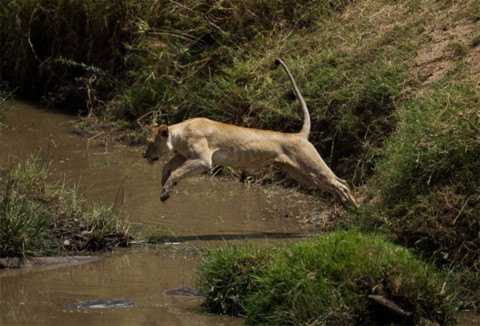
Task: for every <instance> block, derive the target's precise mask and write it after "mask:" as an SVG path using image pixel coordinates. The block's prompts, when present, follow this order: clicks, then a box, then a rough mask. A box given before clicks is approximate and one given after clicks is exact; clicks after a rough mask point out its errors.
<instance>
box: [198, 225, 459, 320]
mask: <svg viewBox="0 0 480 326" xmlns="http://www.w3.org/2000/svg"><path fill="white" fill-rule="evenodd" d="M198 274H199V276H198V285H199V287H200V288H201V289H202V290H203V291H205V293H206V301H205V303H204V307H205V308H206V309H207V310H208V311H213V312H216V313H228V314H235V315H245V316H246V317H247V320H248V321H247V323H249V324H270V325H278V324H282V325H307V324H309V325H340V324H341V325H345V324H355V323H357V324H358V323H369V324H375V323H385V322H387V323H388V322H389V321H390V322H392V321H394V320H388V319H387V320H385V319H382V318H383V317H380V315H379V314H378V311H377V310H376V309H377V308H376V307H375V306H373V305H372V303H371V302H370V300H369V299H368V295H370V294H376V295H382V296H384V297H385V298H389V299H390V300H392V301H394V302H396V303H397V304H398V305H400V306H401V307H403V308H404V309H405V310H408V311H410V312H412V316H411V318H410V319H406V320H403V322H405V323H412V322H418V321H420V320H424V321H427V320H428V321H431V322H439V323H441V324H452V323H453V322H454V319H455V317H454V308H453V305H452V302H453V301H452V300H453V294H452V292H451V290H450V287H449V286H448V285H447V280H446V278H445V277H444V276H442V275H441V274H439V273H437V272H435V270H434V268H433V267H432V266H430V265H428V264H425V263H423V262H421V261H419V260H418V259H417V258H415V257H414V255H413V254H412V253H410V252H409V251H408V250H406V249H404V248H402V247H399V246H397V245H394V244H392V243H390V242H388V241H386V240H385V239H384V238H383V237H381V236H375V235H365V234H361V233H359V232H357V231H348V232H346V231H335V232H332V233H330V234H327V235H322V236H320V237H318V238H315V239H311V240H306V241H304V242H301V243H296V244H291V245H286V246H284V247H280V248H273V249H259V248H255V247H253V246H247V247H243V248H240V247H235V246H231V247H226V248H224V249H215V250H210V251H207V252H206V254H205V256H204V261H203V263H202V264H201V266H200V268H199V271H198ZM397 322H398V320H397Z"/></svg>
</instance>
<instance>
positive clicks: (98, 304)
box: [66, 299, 135, 309]
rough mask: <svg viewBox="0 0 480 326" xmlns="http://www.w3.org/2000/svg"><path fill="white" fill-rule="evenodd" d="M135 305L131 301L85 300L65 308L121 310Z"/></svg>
mask: <svg viewBox="0 0 480 326" xmlns="http://www.w3.org/2000/svg"><path fill="white" fill-rule="evenodd" d="M134 305H135V303H134V302H133V301H132V300H127V299H116V300H86V301H79V302H75V303H72V304H69V305H67V306H66V307H67V308H97V309H98V308H119V307H120V308H121V307H133V306H134Z"/></svg>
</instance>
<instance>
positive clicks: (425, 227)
mask: <svg viewBox="0 0 480 326" xmlns="http://www.w3.org/2000/svg"><path fill="white" fill-rule="evenodd" d="M478 94H479V89H478V83H477V82H475V81H471V82H469V81H463V82H458V81H456V80H455V81H450V82H446V83H443V84H439V85H437V86H436V87H435V89H434V90H433V92H431V94H428V95H426V96H424V97H422V98H419V99H417V100H415V101H412V102H410V103H408V104H406V105H405V106H404V107H403V108H402V110H401V111H400V112H399V124H398V130H397V131H396V132H395V133H394V134H393V135H392V136H391V138H390V140H389V141H388V143H387V145H386V147H385V152H384V156H383V158H382V160H381V161H380V162H379V164H378V175H377V177H378V183H379V185H378V186H379V189H380V201H379V202H378V203H379V205H377V206H376V208H378V209H380V210H381V211H382V212H383V214H384V216H385V217H386V220H387V221H388V222H387V224H388V227H389V229H391V230H393V231H394V233H396V234H397V235H398V236H399V237H400V239H401V240H402V241H403V242H404V243H406V244H408V245H412V246H415V247H417V248H419V249H421V250H422V251H423V252H427V253H428V254H429V255H430V254H431V255H433V256H434V257H435V259H436V260H437V261H439V262H443V263H452V262H453V263H455V264H456V265H457V264H458V265H461V266H464V267H467V268H471V269H472V270H473V271H475V272H476V273H478V272H479V271H480V269H479V266H480V256H479V251H478V248H479V247H480V242H479V238H478V232H480V223H479V219H478V216H480V192H479V186H480V185H479V179H478V176H479V175H480V167H479V164H478V162H479V160H480V151H479V150H478V149H479V146H480V139H479V137H478V135H479V131H480V118H479V116H478V105H479V103H480V97H479V95H478Z"/></svg>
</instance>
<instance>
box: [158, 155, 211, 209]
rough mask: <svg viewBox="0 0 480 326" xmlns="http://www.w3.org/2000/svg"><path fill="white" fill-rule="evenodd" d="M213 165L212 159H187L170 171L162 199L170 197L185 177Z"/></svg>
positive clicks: (199, 172)
mask: <svg viewBox="0 0 480 326" xmlns="http://www.w3.org/2000/svg"><path fill="white" fill-rule="evenodd" d="M211 166H212V163H211V161H206V160H202V159H193V160H185V161H184V162H183V164H181V165H180V166H179V167H178V168H177V169H175V170H173V171H171V172H170V175H169V176H168V177H167V180H166V181H165V184H164V185H163V189H162V194H161V195H160V200H161V201H165V200H167V199H168V198H169V197H170V194H171V193H172V190H173V187H174V186H175V185H176V184H177V183H178V182H179V181H180V180H181V179H183V178H185V177H187V176H189V175H192V174H201V173H203V172H205V171H207V170H208V169H210V168H211Z"/></svg>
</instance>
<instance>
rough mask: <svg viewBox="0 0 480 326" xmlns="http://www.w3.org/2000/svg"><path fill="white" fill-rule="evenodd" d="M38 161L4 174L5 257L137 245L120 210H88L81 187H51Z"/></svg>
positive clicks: (0, 215)
mask: <svg viewBox="0 0 480 326" xmlns="http://www.w3.org/2000/svg"><path fill="white" fill-rule="evenodd" d="M47 176H48V166H46V165H41V164H39V163H37V162H36V159H35V158H33V159H31V160H29V161H27V162H25V163H24V164H19V165H18V166H16V167H15V168H9V169H6V170H2V172H1V174H0V181H1V182H0V258H5V257H22V258H25V257H28V256H46V255H61V254H66V253H74V254H75V253H76V254H80V253H84V252H89V251H97V250H111V249H113V248H115V247H119V246H129V245H130V243H131V242H132V241H133V240H134V235H135V234H133V233H132V232H130V226H131V223H130V221H129V220H128V219H126V218H124V217H123V216H121V215H120V214H118V212H117V210H116V208H115V206H114V205H110V206H105V205H98V204H96V205H93V207H92V209H91V210H86V209H85V207H84V204H85V203H84V199H82V196H81V194H80V193H79V190H78V187H67V186H65V185H57V186H50V185H48V184H47V182H46V178H47Z"/></svg>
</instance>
